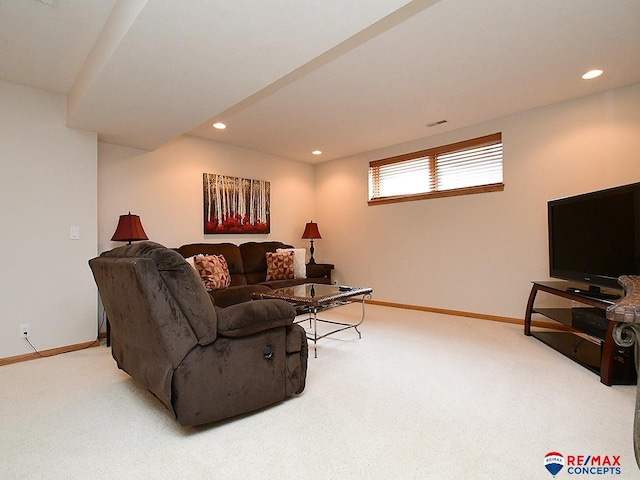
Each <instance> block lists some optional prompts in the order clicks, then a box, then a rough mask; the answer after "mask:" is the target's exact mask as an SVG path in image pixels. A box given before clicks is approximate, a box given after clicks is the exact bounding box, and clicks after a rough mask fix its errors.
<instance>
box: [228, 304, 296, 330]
mask: <svg viewBox="0 0 640 480" xmlns="http://www.w3.org/2000/svg"><path fill="white" fill-rule="evenodd" d="M216 314H217V317H218V335H220V336H223V337H246V336H248V335H253V334H254V333H258V332H262V331H264V330H269V329H271V328H277V327H282V326H286V325H291V324H292V323H293V319H294V318H295V316H296V311H295V309H294V308H293V307H292V306H291V305H290V304H289V303H287V302H285V301H284V300H253V301H250V302H244V303H240V304H238V305H232V306H230V307H227V308H220V307H216Z"/></svg>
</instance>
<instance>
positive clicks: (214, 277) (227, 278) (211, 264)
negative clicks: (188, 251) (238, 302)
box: [194, 255, 231, 292]
mask: <svg viewBox="0 0 640 480" xmlns="http://www.w3.org/2000/svg"><path fill="white" fill-rule="evenodd" d="M194 263H195V264H196V270H198V273H199V274H200V278H202V282H203V283H204V288H206V290H207V292H212V291H213V290H222V289H223V288H227V287H228V286H229V285H231V275H230V274H229V267H228V265H227V261H226V260H225V258H224V256H222V255H196V257H195V258H194Z"/></svg>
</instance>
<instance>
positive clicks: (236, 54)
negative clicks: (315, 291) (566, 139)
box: [0, 0, 640, 163]
mask: <svg viewBox="0 0 640 480" xmlns="http://www.w3.org/2000/svg"><path fill="white" fill-rule="evenodd" d="M54 3H56V6H54V7H52V6H49V5H45V4H43V3H40V2H38V1H36V0H0V79H3V80H7V81H10V82H16V83H20V84H24V85H28V86H33V87H37V88H41V89H44V90H49V91H53V92H58V93H63V94H66V95H68V113H67V116H68V118H67V123H68V125H69V126H70V127H75V128H82V129H87V130H92V131H97V132H98V135H99V139H100V140H101V141H104V142H110V143H116V144H120V145H126V146H131V147H136V148H141V149H145V150H153V149H155V148H157V147H159V146H161V145H163V144H165V143H167V142H169V141H171V140H173V139H175V138H177V137H179V136H180V135H183V134H190V135H195V136H199V137H203V138H209V139H212V140H215V141H218V142H223V143H229V144H233V145H238V146H242V147H247V148H251V149H254V150H258V151H262V152H266V153H271V154H275V155H278V156H281V157H285V158H292V159H296V160H301V161H305V162H310V163H317V162H321V161H327V160H331V159H335V158H341V157H344V156H348V155H353V154H357V153H361V152H365V151H369V150H373V149H376V148H380V147H384V146H387V145H392V144H397V143H401V142H405V141H409V140H414V139H416V138H421V137H426V136H429V135H434V134H438V133H442V132H444V131H446V130H450V129H455V128H460V127H463V126H466V125H471V124H474V123H478V122H482V121H485V120H490V119H493V118H498V117H502V116H505V115H509V114H512V113H515V112H518V111H523V110H527V109H530V108H535V107H539V106H543V105H548V104H551V103H556V102H559V101H563V100H567V99H571V98H576V97H581V96H585V95H590V94H593V93H597V92H601V91H605V90H609V89H612V88H617V87H621V86H626V85H631V84H635V83H640V53H639V52H640V1H638V0H562V1H559V0H535V1H531V0H484V1H482V2H478V1H473V0H414V1H408V0H351V1H349V2H345V1H344V0H323V1H322V2H317V1H309V0H296V1H289V2H285V1H270V2H265V1H264V0H235V1H233V2H228V1H221V0H189V1H188V2H187V1H182V2H180V1H176V0H57V2H54ZM591 68H601V69H603V70H604V71H605V73H604V75H602V76H601V77H599V78H598V79H595V80H591V81H584V80H582V79H581V78H580V75H581V74H582V73H584V72H585V71H587V70H589V69H591ZM639 108H640V106H639ZM443 119H446V120H447V123H445V124H443V125H440V126H437V127H433V128H429V127H427V126H426V125H427V124H429V123H432V122H435V121H438V120H443ZM214 121H223V122H225V123H226V124H227V125H228V128H227V129H226V130H223V131H218V130H215V129H213V128H212V127H211V124H212V123H213V122H214ZM314 149H320V150H322V151H323V152H324V154H323V155H322V156H319V157H316V156H314V155H312V154H311V151H312V150H314Z"/></svg>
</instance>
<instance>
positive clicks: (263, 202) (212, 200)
mask: <svg viewBox="0 0 640 480" xmlns="http://www.w3.org/2000/svg"><path fill="white" fill-rule="evenodd" d="M203 193H204V233H205V234H216V233H218V234H244V233H269V232H270V231H271V221H270V215H271V214H270V199H269V197H270V193H271V192H270V186H269V182H267V181H264V180H252V179H249V178H238V177H229V176H226V175H217V174H215V173H205V174H203Z"/></svg>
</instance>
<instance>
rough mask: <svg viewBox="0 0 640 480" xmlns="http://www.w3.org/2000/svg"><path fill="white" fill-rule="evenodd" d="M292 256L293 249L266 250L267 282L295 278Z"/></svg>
mask: <svg viewBox="0 0 640 480" xmlns="http://www.w3.org/2000/svg"><path fill="white" fill-rule="evenodd" d="M293 258H294V253H293V251H289V252H267V282H268V281H269V280H289V279H292V278H296V274H295V273H296V272H295V267H294V261H293Z"/></svg>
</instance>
